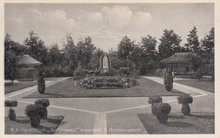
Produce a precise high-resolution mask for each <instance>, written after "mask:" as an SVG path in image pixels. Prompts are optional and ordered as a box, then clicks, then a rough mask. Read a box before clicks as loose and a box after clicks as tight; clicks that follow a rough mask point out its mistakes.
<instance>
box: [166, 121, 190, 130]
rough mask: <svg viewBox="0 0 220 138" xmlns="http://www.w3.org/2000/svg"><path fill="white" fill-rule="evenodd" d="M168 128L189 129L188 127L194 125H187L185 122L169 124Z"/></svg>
mask: <svg viewBox="0 0 220 138" xmlns="http://www.w3.org/2000/svg"><path fill="white" fill-rule="evenodd" d="M166 126H168V127H180V128H188V127H193V126H194V125H192V124H190V123H185V122H179V121H176V122H167V124H166Z"/></svg>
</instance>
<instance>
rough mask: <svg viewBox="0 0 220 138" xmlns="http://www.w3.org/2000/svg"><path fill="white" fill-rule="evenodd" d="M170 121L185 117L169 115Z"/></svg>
mask: <svg viewBox="0 0 220 138" xmlns="http://www.w3.org/2000/svg"><path fill="white" fill-rule="evenodd" d="M169 118H170V119H185V116H184V115H169Z"/></svg>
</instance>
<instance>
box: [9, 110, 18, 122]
mask: <svg viewBox="0 0 220 138" xmlns="http://www.w3.org/2000/svg"><path fill="white" fill-rule="evenodd" d="M8 118H9V119H10V120H12V121H15V120H16V114H15V111H14V110H13V109H11V108H10V109H9V113H8Z"/></svg>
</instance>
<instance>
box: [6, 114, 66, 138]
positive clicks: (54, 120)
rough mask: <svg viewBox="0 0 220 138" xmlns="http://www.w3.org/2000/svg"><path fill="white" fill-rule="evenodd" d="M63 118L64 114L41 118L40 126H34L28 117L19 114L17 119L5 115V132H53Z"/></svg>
mask: <svg viewBox="0 0 220 138" xmlns="http://www.w3.org/2000/svg"><path fill="white" fill-rule="evenodd" d="M63 118H64V117H63V116H53V117H48V119H45V120H41V122H40V126H39V127H38V128H33V127H31V124H30V119H29V118H28V117H25V116H18V117H16V120H15V121H11V120H9V119H8V117H5V134H53V133H54V132H55V131H56V129H57V128H58V127H59V125H60V123H61V121H62V120H63Z"/></svg>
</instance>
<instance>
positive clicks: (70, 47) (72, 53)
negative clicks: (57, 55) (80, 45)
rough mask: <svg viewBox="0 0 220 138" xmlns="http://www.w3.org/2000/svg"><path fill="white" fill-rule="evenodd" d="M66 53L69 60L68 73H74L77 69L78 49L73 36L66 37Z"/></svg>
mask: <svg viewBox="0 0 220 138" xmlns="http://www.w3.org/2000/svg"><path fill="white" fill-rule="evenodd" d="M64 53H65V57H66V58H67V72H69V73H71V74H72V73H73V72H74V70H75V69H76V67H77V59H76V55H77V48H76V46H75V45H74V41H73V38H72V36H71V34H67V35H66V42H65V43H64Z"/></svg>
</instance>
